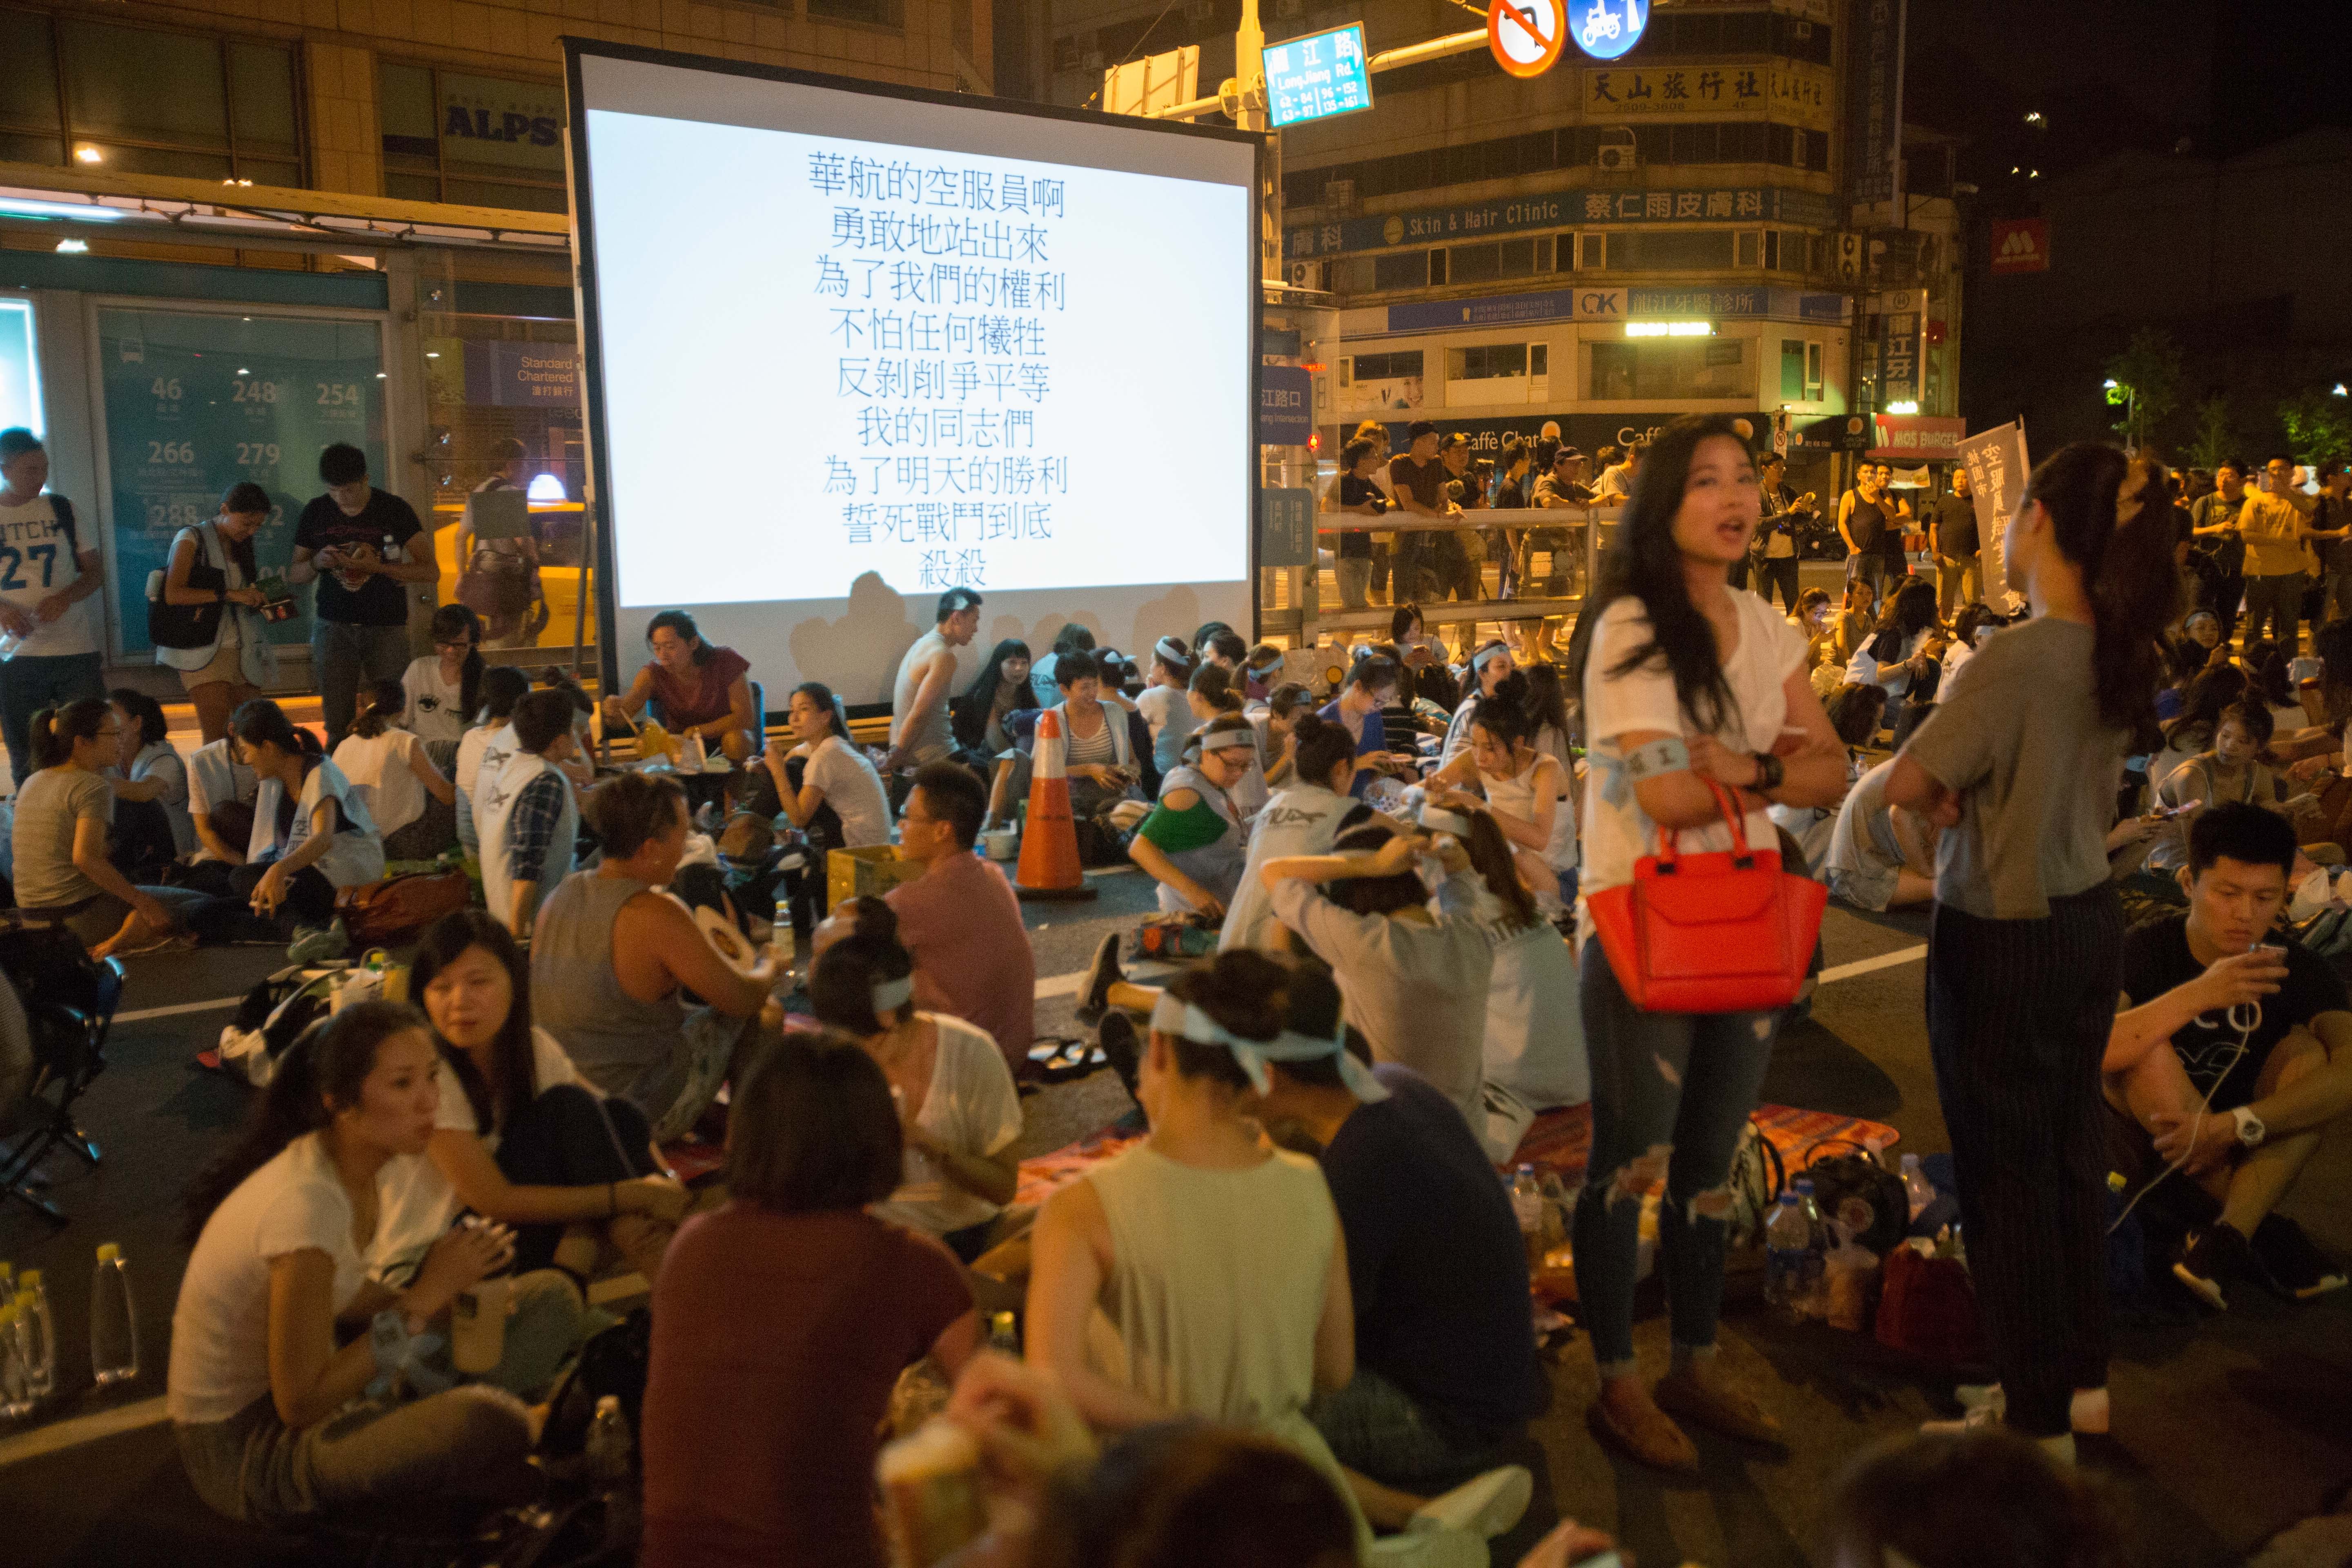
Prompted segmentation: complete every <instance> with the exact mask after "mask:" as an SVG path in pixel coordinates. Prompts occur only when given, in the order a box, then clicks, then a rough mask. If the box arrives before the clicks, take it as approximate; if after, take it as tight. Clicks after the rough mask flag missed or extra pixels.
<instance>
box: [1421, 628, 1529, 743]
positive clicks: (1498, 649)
mask: <svg viewBox="0 0 2352 1568" xmlns="http://www.w3.org/2000/svg"><path fill="white" fill-rule="evenodd" d="M1517 668H1518V665H1517V662H1516V661H1514V660H1513V659H1512V658H1511V650H1510V647H1508V645H1507V644H1506V643H1504V642H1503V640H1502V639H1501V638H1499V637H1497V638H1496V639H1495V640H1494V641H1493V642H1490V643H1488V644H1486V646H1485V647H1481V648H1480V649H1479V650H1478V651H1477V652H1476V653H1474V654H1472V655H1471V656H1470V674H1471V678H1472V689H1471V690H1470V692H1469V693H1468V694H1467V695H1466V696H1465V697H1464V698H1463V699H1462V701H1461V705H1460V706H1458V707H1456V708H1455V709H1454V719H1453V721H1452V722H1451V723H1449V724H1447V725H1446V727H1445V744H1444V747H1442V748H1441V749H1440V751H1439V755H1440V756H1441V757H1442V758H1443V759H1444V761H1446V762H1449V763H1450V762H1452V761H1453V760H1454V758H1455V757H1458V756H1460V755H1461V754H1462V750H1463V748H1464V747H1465V746H1467V745H1469V743H1470V714H1471V711H1472V710H1474V709H1475V708H1476V707H1477V706H1478V701H1479V700H1480V699H1481V698H1486V697H1492V696H1494V695H1495V689H1496V687H1498V686H1500V685H1502V684H1503V682H1505V681H1506V680H1508V679H1510V678H1511V676H1512V675H1513V673H1514V672H1516V671H1517Z"/></svg>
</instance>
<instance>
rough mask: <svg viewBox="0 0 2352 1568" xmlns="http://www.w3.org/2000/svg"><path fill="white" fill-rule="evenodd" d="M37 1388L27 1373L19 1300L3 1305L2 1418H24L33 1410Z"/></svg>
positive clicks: (0, 1331)
mask: <svg viewBox="0 0 2352 1568" xmlns="http://www.w3.org/2000/svg"><path fill="white" fill-rule="evenodd" d="M33 1405H34V1399H33V1391H32V1387H31V1384H30V1383H29V1381H28V1380H27V1379H26V1375H25V1351H24V1344H23V1340H22V1336H21V1335H19V1334H18V1332H17V1331H16V1302H15V1301H13V1300H12V1301H9V1302H7V1303H6V1304H5V1305H0V1421H21V1420H23V1419H24V1418H25V1417H26V1416H27V1415H31V1414H32V1413H33Z"/></svg>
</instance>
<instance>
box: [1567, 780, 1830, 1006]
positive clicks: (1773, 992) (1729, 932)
mask: <svg viewBox="0 0 2352 1568" xmlns="http://www.w3.org/2000/svg"><path fill="white" fill-rule="evenodd" d="M1707 788H1708V790H1710V791H1711V792H1712V793H1713V794H1714V795H1715V799H1716V805H1717V806H1718V807H1719V808H1720V809H1721V810H1722V812H1723V819H1724V821H1725V822H1727V823H1728V824H1729V825H1730V826H1731V842H1732V847H1731V848H1730V849H1728V850H1725V851H1717V852H1710V853H1706V854H1698V855H1685V854H1682V853H1680V851H1679V850H1678V848H1677V847H1676V845H1675V838H1676V837H1677V836H1676V834H1675V831H1674V830H1673V829H1672V828H1664V829H1661V830H1660V834H1659V841H1658V852H1657V853H1656V854H1655V855H1644V856H1643V857H1642V858H1641V859H1639V860H1637V861H1635V862H1634V863H1633V880H1632V881H1631V882H1628V883H1626V884H1624V885H1623V886H1622V887H1616V888H1604V889H1601V890H1600V891H1599V892H1596V893H1593V894H1591V895H1590V896H1589V897H1588V899H1587V900H1586V903H1587V906H1588V907H1589V908H1590V909H1591V913H1592V923H1593V926H1594V929H1595V930H1596V931H1597V932H1598V933H1599V935H1600V938H1601V952H1604V953H1605V954H1607V955H1608V959H1609V967H1610V970H1611V971H1612V973H1614V974H1615V975H1616V976H1617V984H1619V985H1621V986H1622V987H1623V988H1624V991H1625V994H1626V996H1627V997H1628V998H1630V999H1631V1000H1632V1002H1633V1005H1635V1006H1636V1007H1639V1008H1641V1009H1642V1010H1643V1012H1645V1013H1760V1012H1770V1011H1773V1010H1775V1009H1777V1008H1780V1007H1785V1006H1787V1005H1789V1004H1790V1003H1791V1002H1793V1001H1795V1000H1796V999H1797V991H1798V988H1799V987H1800V986H1801V985H1802V984H1803V983H1804V978H1805V966H1806V965H1807V963H1810V962H1811V959H1812V954H1813V943H1814V942H1815V941H1816V940H1818V939H1819V937H1820V935H1821V929H1822V908H1823V906H1824V905H1826V904H1827V903H1828V901H1829V889H1827V888H1825V887H1823V886H1822V884H1821V883H1819V882H1816V881H1814V880H1812V879H1811V878H1808V877H1800V876H1797V875H1795V874H1793V873H1791V872H1788V871H1784V870H1782V869H1781V868H1780V847H1779V846H1778V844H1777V843H1776V844H1775V845H1774V847H1771V848H1769V849H1757V848H1751V847H1749V845H1748V828H1747V823H1746V821H1745V819H1744V818H1743V817H1742V816H1741V815H1740V813H1739V811H1738V808H1737V806H1736V805H1735V804H1734V802H1733V801H1732V799H1731V797H1730V796H1729V795H1727V794H1726V793H1725V791H1724V789H1723V787H1722V786H1721V785H1720V784H1716V783H1715V782H1714V781H1713V780H1711V779H1710V780H1708V781H1707Z"/></svg>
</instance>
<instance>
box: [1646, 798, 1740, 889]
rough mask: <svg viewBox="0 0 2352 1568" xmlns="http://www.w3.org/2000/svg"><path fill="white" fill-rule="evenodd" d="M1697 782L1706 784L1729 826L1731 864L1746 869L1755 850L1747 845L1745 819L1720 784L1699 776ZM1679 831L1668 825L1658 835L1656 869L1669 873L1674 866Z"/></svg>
mask: <svg viewBox="0 0 2352 1568" xmlns="http://www.w3.org/2000/svg"><path fill="white" fill-rule="evenodd" d="M1699 783H1701V784H1705V785H1706V787H1707V790H1708V792H1709V793H1710V794H1712V795H1714V796H1715V805H1716V809H1717V810H1718V811H1720V812H1722V813H1723V820H1724V822H1725V823H1726V824H1727V825H1728V826H1729V827H1730V828H1731V853H1732V857H1733V858H1732V864H1733V865H1735V866H1737V867H1738V868H1739V869H1741V870H1743V871H1745V870H1747V869H1748V868H1749V867H1751V866H1753V865H1754V864H1755V852H1754V851H1753V850H1751V849H1749V848H1748V823H1747V819H1746V818H1745V817H1744V816H1741V815H1740V814H1739V813H1738V812H1737V811H1735V810H1733V809H1732V805H1733V802H1732V798H1731V795H1730V792H1729V791H1727V790H1726V789H1725V788H1724V787H1723V786H1722V785H1721V784H1717V783H1716V782H1715V781H1714V780H1713V779H1710V778H1701V779H1699ZM1680 831H1681V830H1680V829H1679V828H1673V827H1669V828H1666V829H1664V830H1663V831H1662V832H1661V833H1660V834H1659V835H1658V869H1659V871H1660V872H1661V873H1665V874H1671V873H1672V872H1673V870H1674V868H1675V855H1676V853H1677V851H1676V849H1675V836H1676V835H1677V834H1678V833H1679V832H1680Z"/></svg>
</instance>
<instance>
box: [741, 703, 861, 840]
mask: <svg viewBox="0 0 2352 1568" xmlns="http://www.w3.org/2000/svg"><path fill="white" fill-rule="evenodd" d="M785 722H786V723H787V724H788V725H789V726H790V727H791V729H792V731H793V740H794V741H795V742H798V743H797V744H793V745H787V744H786V742H784V740H783V738H782V737H781V736H778V737H775V738H773V739H772V740H770V741H769V742H768V747H767V752H766V754H765V755H764V756H762V757H761V759H760V760H759V761H758V762H756V763H752V766H753V767H754V768H757V769H759V770H761V772H764V773H766V774H767V775H768V779H769V781H770V784H771V786H772V788H773V790H774V791H775V796H776V806H777V809H778V810H779V811H781V812H782V814H783V815H784V816H786V817H788V818H790V819H791V821H792V825H793V826H794V827H797V828H800V829H801V830H802V831H803V832H805V833H806V834H808V836H809V840H810V842H811V843H812V844H813V845H815V846H816V847H819V848H820V849H863V848H866V847H870V846H873V845H877V844H887V843H889V842H890V797H889V795H887V793H886V792H885V791H884V789H883V787H882V777H881V775H880V774H879V773H876V772H875V771H874V764H873V763H870V762H868V761H867V760H866V753H865V752H861V751H859V750H858V749H857V745H856V742H853V741H852V740H850V738H849V719H848V716H847V714H845V712H844V711H843V710H842V706H841V699H840V698H838V697H836V696H835V695H834V690H833V688H831V687H829V686H827V685H825V684H824V683H823V682H822V681H815V680H810V681H804V682H803V683H802V684H801V685H799V686H796V687H794V688H793V695H792V703H791V706H790V707H789V708H788V709H787V710H786V712H785ZM753 798H754V804H753V805H752V807H751V809H753V810H754V811H757V810H759V809H760V807H761V805H766V804H767V802H766V797H765V795H757V794H755V795H754V797H753Z"/></svg>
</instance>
